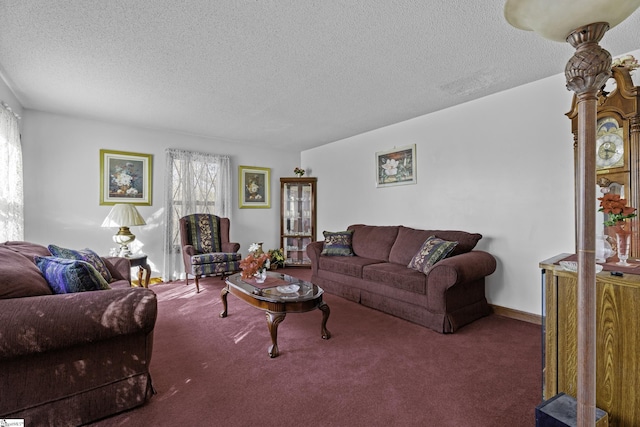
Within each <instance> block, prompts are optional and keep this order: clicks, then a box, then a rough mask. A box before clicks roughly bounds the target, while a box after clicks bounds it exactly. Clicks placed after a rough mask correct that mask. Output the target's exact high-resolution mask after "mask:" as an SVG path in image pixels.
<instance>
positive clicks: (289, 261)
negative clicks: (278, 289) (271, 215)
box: [281, 180, 315, 265]
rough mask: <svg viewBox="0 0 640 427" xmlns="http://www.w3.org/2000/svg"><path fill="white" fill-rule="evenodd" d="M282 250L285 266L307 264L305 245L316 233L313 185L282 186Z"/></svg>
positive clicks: (295, 183) (292, 183)
mask: <svg viewBox="0 0 640 427" xmlns="http://www.w3.org/2000/svg"><path fill="white" fill-rule="evenodd" d="M282 184H283V185H282V226H281V229H282V247H283V249H284V256H285V265H310V261H309V258H308V257H307V252H306V249H307V245H308V244H309V243H311V242H312V241H313V239H314V238H315V237H314V233H315V213H314V212H313V209H314V185H313V184H314V182H304V181H302V180H301V181H297V182H296V181H292V182H283V183H282Z"/></svg>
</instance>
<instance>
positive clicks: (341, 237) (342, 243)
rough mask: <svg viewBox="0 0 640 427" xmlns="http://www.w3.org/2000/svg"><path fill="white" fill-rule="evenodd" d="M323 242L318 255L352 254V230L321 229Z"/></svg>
mask: <svg viewBox="0 0 640 427" xmlns="http://www.w3.org/2000/svg"><path fill="white" fill-rule="evenodd" d="M322 234H323V235H324V244H323V245H322V252H321V253H320V255H330V256H353V247H352V246H351V241H352V237H353V230H347V231H335V232H332V231H323V232H322Z"/></svg>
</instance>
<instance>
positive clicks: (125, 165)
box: [100, 150, 152, 206]
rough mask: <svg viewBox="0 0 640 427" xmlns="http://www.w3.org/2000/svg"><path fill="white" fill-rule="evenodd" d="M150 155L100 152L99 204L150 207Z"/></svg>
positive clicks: (109, 151)
mask: <svg viewBox="0 0 640 427" xmlns="http://www.w3.org/2000/svg"><path fill="white" fill-rule="evenodd" d="M151 163H152V156H151V154H139V153H129V152H126V151H111V150H100V204H101V205H115V204H116V203H133V204H136V205H143V206H151V166H152V165H151Z"/></svg>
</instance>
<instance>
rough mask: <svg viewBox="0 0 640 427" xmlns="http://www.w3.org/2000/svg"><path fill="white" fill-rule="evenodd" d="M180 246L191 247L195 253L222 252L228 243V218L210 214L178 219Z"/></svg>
mask: <svg viewBox="0 0 640 427" xmlns="http://www.w3.org/2000/svg"><path fill="white" fill-rule="evenodd" d="M180 241H181V243H182V246H183V247H184V246H185V245H192V246H193V247H194V249H195V250H196V252H197V253H212V252H222V243H223V242H228V241H229V218H220V217H218V216H216V215H211V214H191V215H186V216H184V217H182V218H180Z"/></svg>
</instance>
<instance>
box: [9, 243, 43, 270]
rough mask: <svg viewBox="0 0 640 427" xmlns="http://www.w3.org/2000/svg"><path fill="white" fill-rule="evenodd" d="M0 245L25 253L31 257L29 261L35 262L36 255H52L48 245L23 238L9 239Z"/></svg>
mask: <svg viewBox="0 0 640 427" xmlns="http://www.w3.org/2000/svg"><path fill="white" fill-rule="evenodd" d="M0 246H1V247H5V248H8V249H11V250H12V251H14V252H17V253H19V254H22V255H24V256H25V257H27V258H29V261H31V262H34V261H33V257H34V256H36V255H39V256H51V252H49V249H47V247H46V246H42V245H39V244H37V243H30V242H25V241H23V240H9V241H7V242H4V243H2V244H0ZM34 265H35V263H34Z"/></svg>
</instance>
